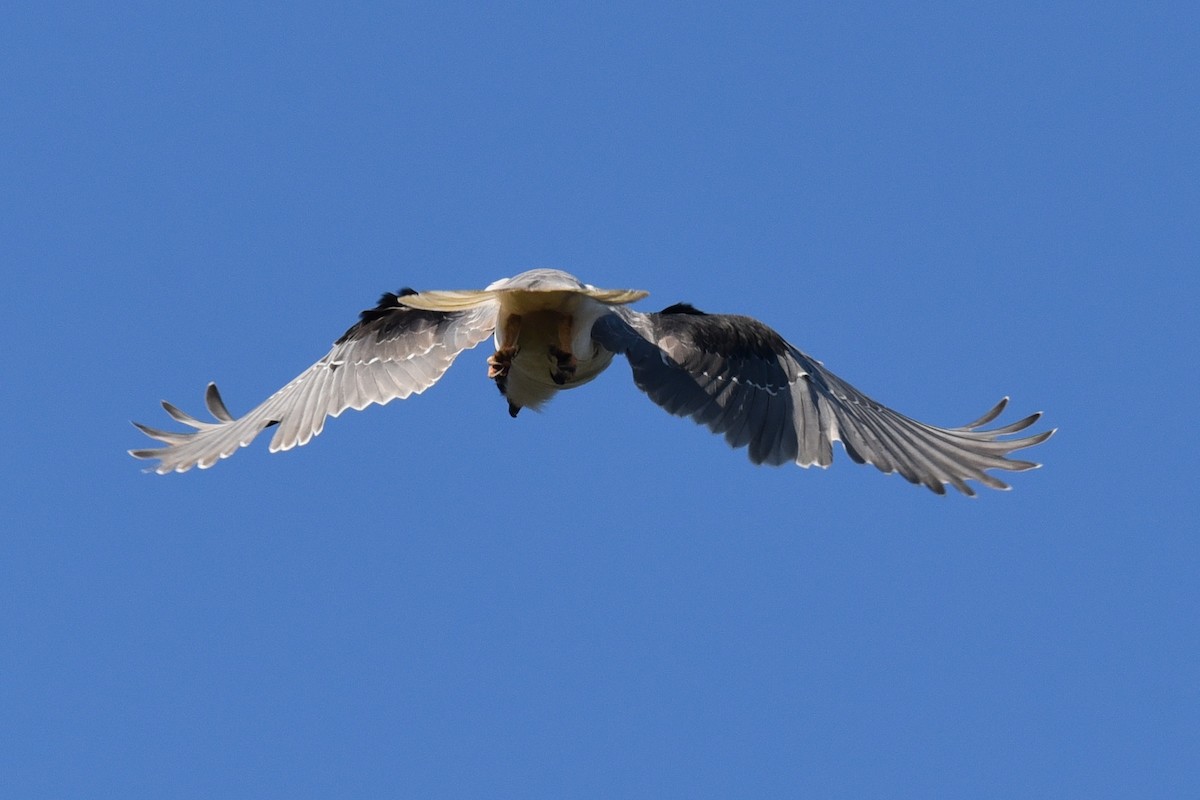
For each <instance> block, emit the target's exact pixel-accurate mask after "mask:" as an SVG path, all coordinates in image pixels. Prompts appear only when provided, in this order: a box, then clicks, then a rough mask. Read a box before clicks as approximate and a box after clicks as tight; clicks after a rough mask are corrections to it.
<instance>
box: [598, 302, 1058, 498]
mask: <svg viewBox="0 0 1200 800" xmlns="http://www.w3.org/2000/svg"><path fill="white" fill-rule="evenodd" d="M592 336H593V338H594V339H595V341H596V343H597V344H599V345H600V346H601V347H604V348H605V349H607V350H609V351H611V352H613V353H620V354H624V355H625V357H626V358H627V359H628V360H629V364H630V367H631V368H632V370H633V378H634V381H635V382H636V383H637V386H638V388H640V389H641V390H642V391H643V392H645V393H646V394H647V395H648V396H649V397H650V399H651V400H653V401H654V402H655V403H657V404H658V405H660V406H662V407H663V408H664V409H666V410H667V411H668V412H670V413H671V414H675V415H677V416H682V417H691V418H692V419H694V420H695V421H696V422H697V423H699V424H701V425H705V426H707V427H708V428H709V430H711V431H712V432H713V433H718V434H723V435H724V437H725V440H726V441H727V442H728V443H729V445H730V446H732V447H747V446H748V447H749V456H750V460H751V461H753V462H754V463H756V464H783V463H787V462H789V461H794V462H795V463H797V464H799V465H800V466H802V467H809V466H813V465H816V466H820V467H827V466H829V464H831V463H832V462H833V442H837V441H840V442H841V443H842V446H843V447H844V448H845V450H846V453H847V454H848V455H849V456H850V458H852V459H853V460H855V461H857V462H859V463H863V462H865V463H869V464H873V465H874V466H876V467H878V468H879V469H880V470H882V471H883V472H897V473H899V474H900V475H902V476H903V477H904V478H905V479H906V480H908V481H910V482H911V483H916V484H922V485H924V486H926V487H927V488H929V489H930V490H932V491H934V492H937V493H938V494H944V493H945V491H946V486H947V485H949V486H953V487H954V488H955V489H957V490H958V491H960V492H962V493H963V494H966V495H974V494H975V491H974V489H972V488H971V486H970V485H969V484H967V483H966V481H967V480H974V481H978V482H979V483H981V484H983V485H985V486H990V487H992V488H994V489H1007V488H1008V485H1007V484H1005V483H1004V482H1003V481H1001V480H1000V479H998V478H996V477H995V476H994V475H991V474H989V473H988V472H987V470H1008V471H1021V470H1027V469H1033V468H1034V467H1037V466H1038V465H1037V464H1035V463H1034V462H1031V461H1023V460H1019V459H1013V458H1008V456H1009V454H1010V453H1012V452H1014V451H1017V450H1022V449H1024V448H1026V447H1032V446H1033V445H1036V444H1039V443H1040V442H1044V441H1045V440H1046V439H1048V438H1050V436H1051V435H1053V433H1054V431H1053V430H1049V431H1043V432H1041V433H1036V434H1032V435H1029V436H1024V437H1020V438H1003V437H1010V436H1011V435H1012V434H1014V433H1019V432H1021V431H1023V430H1025V429H1027V428H1029V427H1030V426H1031V425H1033V423H1034V422H1036V421H1037V420H1038V419H1039V417H1040V416H1041V415H1040V414H1031V415H1030V416H1027V417H1025V418H1024V419H1021V420H1019V421H1017V422H1013V423H1010V424H1008V425H1004V426H1002V427H997V428H991V429H986V428H984V427H983V426H984V425H986V424H988V423H989V422H991V421H992V420H994V419H996V417H998V416H999V415H1000V413H1001V412H1002V411H1003V410H1004V407H1005V405H1007V403H1008V398H1007V397H1006V398H1004V399H1003V400H1001V401H1000V402H999V403H997V404H996V405H995V406H993V407H992V408H991V409H990V410H988V412H987V413H985V414H984V415H983V416H981V417H980V418H979V419H977V420H975V421H974V422H971V423H969V424H967V425H964V426H962V427H958V428H940V427H937V426H934V425H929V424H926V423H923V422H918V421H916V420H914V419H911V418H909V417H906V416H904V415H903V414H900V413H898V412H896V411H893V410H892V409H890V408H888V407H887V406H884V405H882V404H880V403H878V402H876V401H875V400H872V399H871V398H870V397H868V396H867V395H865V394H863V393H862V392H860V391H859V390H857V389H855V388H854V387H853V386H851V385H850V384H849V383H846V382H845V381H844V380H842V379H841V378H839V377H837V376H836V375H834V374H833V373H832V372H830V371H829V370H827V369H826V368H825V367H824V366H823V365H822V364H821V363H820V362H819V361H816V360H815V359H813V358H811V357H810V356H808V355H805V354H804V353H802V352H801V351H800V350H798V349H796V348H795V347H793V346H792V345H791V344H789V343H788V342H787V341H785V340H784V339H783V337H782V336H780V335H779V334H778V333H776V332H775V331H774V330H772V329H771V328H769V327H768V326H766V325H764V324H763V323H761V322H759V321H758V320H755V319H751V318H750V317H742V316H736V315H730V314H705V313H703V312H700V311H697V310H696V309H695V308H693V307H691V306H688V305H685V304H678V305H675V306H671V307H669V308H667V309H664V310H663V311H662V312H660V313H657V314H643V313H640V312H637V311H633V310H631V309H627V308H616V309H614V310H613V311H612V312H611V313H610V314H608V315H606V316H604V317H603V318H601V319H600V320H598V321H597V322H596V324H595V325H594V326H593V328H592Z"/></svg>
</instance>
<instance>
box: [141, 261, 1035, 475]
mask: <svg viewBox="0 0 1200 800" xmlns="http://www.w3.org/2000/svg"><path fill="white" fill-rule="evenodd" d="M646 294H647V293H646V292H644V291H640V290H633V289H599V288H597V287H594V286H591V285H589V284H585V283H582V282H581V281H579V280H578V279H577V278H575V277H574V276H572V275H569V274H567V273H566V272H562V271H559V270H550V269H537V270H530V271H528V272H524V273H521V274H520V275H517V276H515V277H513V278H505V279H503V280H499V281H496V282H495V283H493V284H491V285H490V286H488V287H487V288H486V289H482V290H471V291H433V292H414V291H412V290H411V289H405V290H401V291H400V292H399V293H397V294H390V293H389V294H385V295H384V296H383V297H382V298H381V299H380V302H379V304H378V305H377V306H376V307H375V308H372V309H368V310H366V311H364V312H363V313H362V319H361V320H360V321H359V322H358V323H356V324H355V325H354V326H352V327H351V328H350V329H349V330H348V331H346V333H345V334H344V335H343V336H342V337H341V338H340V339H338V340H337V342H335V343H334V346H333V349H332V350H331V351H330V352H329V353H328V354H327V355H326V356H325V357H324V358H322V359H321V360H320V361H318V362H317V363H316V364H314V365H313V366H312V367H309V369H307V370H305V371H304V372H303V373H301V375H299V376H297V378H296V379H295V380H293V381H291V382H290V383H289V384H288V385H287V386H285V387H283V388H282V389H280V390H279V391H278V392H276V393H275V394H274V395H272V396H271V397H270V398H268V399H267V400H266V401H264V402H263V403H262V404H261V405H259V406H258V407H257V408H255V409H253V410H252V411H250V412H249V413H247V414H245V415H244V416H242V417H239V418H234V417H233V416H232V415H231V414H230V413H229V412H228V410H227V409H226V408H225V404H224V402H223V401H222V400H221V397H220V395H219V394H218V393H217V389H216V386H215V385H214V384H209V388H208V393H207V400H206V402H207V405H208V408H209V410H210V411H211V412H212V414H213V416H214V417H215V418H216V421H215V422H204V421H202V420H199V419H196V418H195V417H192V416H191V415H189V414H186V413H185V412H183V411H180V410H179V409H178V408H176V407H175V406H173V405H171V404H170V403H166V402H164V403H163V406H164V407H165V408H166V410H167V412H168V413H169V414H170V415H171V417H173V418H174V419H175V420H177V421H179V422H182V423H184V424H187V425H189V426H191V427H192V428H194V429H195V431H194V432H190V433H173V432H168V431H160V430H156V429H153V428H149V427H147V426H144V425H141V424H138V423H135V424H136V425H137V427H138V428H139V429H141V430H142V431H143V432H145V433H146V434H148V435H149V436H151V437H153V438H155V439H158V440H159V441H161V442H163V443H165V444H166V445H167V446H166V447H163V448H156V449H147V450H133V451H130V452H131V453H132V454H133V455H134V456H136V457H138V458H157V459H159V461H160V463H159V465H158V467H157V468H156V471H157V472H160V473H165V472H172V471H175V472H184V471H187V470H188V469H190V468H191V467H193V466H199V467H201V468H205V467H209V466H212V465H213V464H214V463H216V461H217V460H218V459H221V458H225V457H227V456H229V455H232V454H233V453H234V452H235V451H236V450H237V449H238V448H239V447H243V446H245V445H247V444H249V443H250V441H251V440H253V439H254V438H255V436H257V435H258V433H259V432H261V431H262V430H263V429H264V428H267V427H271V426H274V425H278V426H279V427H278V430H277V431H276V433H275V436H274V437H273V438H272V441H271V450H272V451H276V450H287V449H290V448H291V447H294V446H297V445H303V444H306V443H307V442H308V441H309V440H310V439H311V438H312V437H313V436H315V435H316V434H318V433H320V432H321V430H322V428H323V426H324V420H325V419H326V417H328V416H337V415H339V414H341V413H342V411H344V410H346V409H347V408H354V409H356V410H361V409H362V408H365V407H366V406H367V405H369V404H371V403H380V404H382V403H387V402H389V401H390V400H393V399H397V398H405V397H408V396H410V395H411V394H416V393H420V392H422V391H424V390H425V389H427V388H428V387H429V386H432V385H433V383H434V382H436V381H437V380H438V378H440V377H441V375H442V374H443V373H444V372H445V370H446V369H447V368H449V366H450V364H451V363H453V361H454V360H455V358H457V356H458V355H459V353H461V352H462V351H463V350H465V349H469V348H471V347H474V346H475V345H477V344H478V343H479V342H481V341H482V340H483V339H485V338H487V337H488V336H489V335H493V336H494V339H495V344H496V351H495V353H494V354H493V355H492V356H491V357H490V358H489V359H488V365H489V370H488V376H489V377H490V378H492V379H493V380H494V381H495V383H496V385H497V387H498V388H499V389H500V392H501V394H503V395H504V397H505V399H506V400H507V403H508V411H509V414H510V415H511V416H514V417H515V416H517V414H518V412H519V411H520V410H521V409H522V408H532V409H538V408H540V407H541V406H542V405H544V404H545V403H546V402H547V401H549V400H550V399H551V398H552V397H553V396H554V395H555V393H556V392H558V391H559V390H562V389H572V388H576V387H578V386H582V385H583V384H586V383H588V382H589V381H591V380H593V379H594V378H595V377H596V376H597V375H599V374H600V373H601V372H603V371H604V370H605V369H606V368H607V367H608V366H609V365H610V364H611V363H612V360H613V357H614V356H615V355H618V354H620V355H624V356H625V357H626V358H627V359H628V361H629V364H630V366H631V368H632V370H633V377H634V381H635V383H636V384H637V386H638V388H640V389H641V390H642V391H644V392H645V393H646V394H647V395H649V397H650V399H651V400H653V401H654V402H656V403H658V404H659V405H660V406H662V407H663V408H664V409H666V410H667V411H669V412H670V413H672V414H675V415H677V416H687V417H691V418H692V419H694V420H695V421H696V422H698V423H700V424H703V425H706V426H707V427H708V428H710V429H711V430H712V431H713V432H715V433H721V434H724V436H725V439H726V441H728V442H729V444H730V445H731V446H733V447H744V446H748V448H749V455H750V459H751V461H754V462H755V463H767V464H782V463H787V462H789V461H794V462H795V463H797V464H799V465H801V466H805V467H807V466H811V465H813V464H816V465H818V466H822V467H824V466H828V465H829V464H830V463H831V462H832V459H833V450H832V444H833V442H835V441H840V442H842V444H843V446H844V447H845V449H846V452H847V453H848V454H849V456H850V457H851V458H852V459H854V460H855V461H859V462H869V463H872V464H874V465H875V466H877V467H878V468H879V469H881V470H883V471H884V472H899V473H900V474H901V475H903V476H904V477H905V478H906V479H908V480H909V481H911V482H913V483H922V484H924V485H925V486H927V487H928V488H930V489H932V490H933V491H935V492H938V493H944V492H945V486H946V485H947V484H949V485H952V486H954V487H955V488H957V489H958V490H959V491H961V492H963V493H965V494H974V491H973V490H972V489H971V488H970V487H969V486H968V485H967V484H966V482H965V481H966V480H968V479H970V480H976V481H979V482H980V483H983V484H985V485H987V486H991V487H993V488H998V489H1003V488H1008V487H1007V485H1006V484H1004V483H1003V482H1002V481H1000V480H999V479H997V478H996V477H994V476H993V475H991V474H989V473H988V472H987V470H990V469H1003V470H1017V471H1019V470H1025V469H1031V468H1033V467H1035V466H1037V465H1036V464H1034V463H1032V462H1028V461H1020V460H1015V459H1010V458H1008V457H1007V456H1008V454H1009V453H1011V452H1013V451H1015V450H1019V449H1023V448H1026V447H1031V446H1033V445H1035V444H1038V443H1040V442H1042V441H1045V440H1046V439H1047V438H1049V437H1050V436H1051V435H1052V434H1053V432H1054V431H1052V430H1050V431H1043V432H1042V433H1038V434H1034V435H1031V436H1026V437H1023V438H1016V439H1014V438H1004V437H1008V436H1009V435H1011V434H1013V433H1016V432H1018V431H1022V430H1024V429H1026V428H1028V427H1029V426H1030V425H1032V424H1033V422H1034V421H1036V420H1037V419H1038V417H1039V416H1040V415H1039V414H1033V415H1030V416H1029V417H1026V418H1024V419H1022V420H1019V421H1017V422H1014V423H1011V424H1009V425H1006V426H1003V427H1000V428H992V429H986V430H985V429H983V428H982V426H983V425H985V424H987V423H989V422H991V421H992V420H993V419H995V418H996V416H998V415H999V414H1000V412H1001V411H1002V410H1003V408H1004V406H1005V404H1006V403H1007V398H1005V399H1004V400H1001V401H1000V403H998V404H997V405H996V406H995V407H994V408H992V409H991V410H990V411H988V412H987V413H986V414H984V415H983V416H982V417H981V418H979V419H978V420H976V421H975V422H973V423H970V424H969V425H965V426H962V427H959V428H939V427H936V426H932V425H927V424H925V423H921V422H917V421H915V420H912V419H909V418H908V417H905V416H903V415H901V414H898V413H897V412H895V411H892V410H891V409H889V408H887V407H886V406H883V405H881V404H879V403H876V402H875V401H874V400H871V399H870V398H869V397H867V396H866V395H864V394H862V393H861V392H859V391H858V390H856V389H855V388H854V387H852V386H850V385H849V384H848V383H845V382H844V381H842V380H841V379H840V378H838V377H837V376H835V375H834V374H833V373H831V372H829V371H828V370H826V369H825V368H824V367H823V366H822V365H821V364H820V362H818V361H815V360H813V359H812V358H810V357H808V356H806V355H805V354H804V353H802V352H800V351H799V350H797V349H796V348H795V347H793V346H792V345H790V344H789V343H788V342H787V341H786V340H784V339H783V337H782V336H780V335H779V334H778V333H776V332H775V331H774V330H773V329H771V328H769V327H768V326H766V325H764V324H763V323H761V322H759V321H757V320H755V319H752V318H750V317H742V316H735V315H725V314H705V313H704V312H701V311H699V310H697V309H695V308H693V307H692V306H690V305H686V304H676V305H673V306H670V307H668V308H665V309H663V311H661V312H658V313H651V314H644V313H640V312H637V311H634V310H632V309H630V308H627V307H626V306H627V304H628V303H631V302H634V301H636V300H639V299H641V298H643V297H645V296H646Z"/></svg>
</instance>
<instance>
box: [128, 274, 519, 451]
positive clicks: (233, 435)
mask: <svg viewBox="0 0 1200 800" xmlns="http://www.w3.org/2000/svg"><path fill="white" fill-rule="evenodd" d="M412 293H413V292H412V290H411V289H403V290H401V291H400V293H399V294H391V293H388V294H385V295H383V297H382V298H380V300H379V304H378V305H377V306H376V307H375V308H372V309H368V310H366V311H364V312H362V318H361V319H360V320H359V321H358V322H357V323H356V324H355V325H354V326H353V327H351V328H350V329H349V330H348V331H346V333H345V334H343V335H342V337H341V338H340V339H338V340H337V342H335V343H334V345H333V349H332V350H330V351H329V352H328V353H327V354H326V355H325V357H324V358H322V359H321V360H320V361H318V362H317V363H315V364H313V365H312V366H311V367H309V368H308V369H306V370H305V371H304V372H302V373H300V375H298V376H297V377H296V378H295V379H293V380H292V381H291V383H289V384H288V385H287V386H284V387H283V388H282V389H280V390H279V391H277V392H276V393H275V394H273V395H271V396H270V397H269V398H267V399H266V400H265V401H264V402H263V403H262V404H261V405H259V406H258V407H257V408H255V409H254V410H252V411H250V412H249V413H247V414H246V415H245V416H242V417H237V418H234V416H233V415H232V414H230V413H229V411H228V410H227V409H226V408H225V403H224V402H223V401H222V399H221V395H220V394H219V393H218V392H217V386H216V384H214V383H210V384H209V385H208V391H207V392H206V394H205V404H206V405H207V406H208V410H209V412H210V413H211V414H212V415H213V417H215V418H216V421H215V422H205V421H203V420H199V419H196V418H195V417H193V416H191V415H190V414H187V413H185V412H183V411H180V410H179V409H178V408H176V407H175V406H173V405H171V404H170V403H168V402H166V401H165V400H164V401H163V408H165V409H166V410H167V413H168V414H170V415H171V417H172V418H173V419H175V420H176V421H177V422H182V423H183V424H185V425H189V426H191V427H192V428H195V430H194V431H189V432H187V433H175V432H171V431H161V430H157V429H155V428H151V427H149V426H146V425H142V424H140V423H137V422H135V423H133V424H134V425H136V426H137V428H138V429H139V430H141V431H142V432H143V433H145V434H146V435H147V436H150V437H151V438H153V439H157V440H158V441H160V442H162V443H164V444H165V445H167V446H166V447H160V448H152V449H145V450H130V451H129V452H130V455H132V456H135V457H136V458H157V459H159V464H158V465H157V466H156V467H155V468H154V471H155V472H158V473H159V474H166V473H168V472H186V471H187V470H189V469H191V468H192V467H196V466H198V467H200V468H201V469H204V468H206V467H211V466H212V465H213V464H215V463H217V461H218V460H219V459H222V458H227V457H228V456H230V455H233V453H235V452H236V451H237V449H238V448H239V447H245V446H246V445H248V444H250V442H252V441H253V440H254V438H255V437H256V436H257V435H258V434H259V433H260V432H261V431H262V430H263V428H266V427H269V426H271V425H278V426H279V429H278V430H277V431H276V432H275V436H274V438H272V439H271V448H270V449H271V452H275V451H277V450H289V449H291V448H293V447H296V446H299V445H304V444H307V443H308V441H309V440H310V439H312V438H313V437H314V436H316V435H317V434H319V433H320V432H321V429H322V428H323V427H324V426H325V418H326V417H330V416H333V417H336V416H338V415H339V414H341V413H342V412H343V411H345V410H346V409H348V408H353V409H354V410H356V411H361V410H362V409H364V408H366V407H367V406H368V405H370V404H372V403H379V404H380V405H382V404H384V403H387V402H389V401H391V400H395V399H397V398H400V399H403V398H406V397H408V396H409V395H412V394H420V393H421V392H423V391H425V390H426V389H428V388H429V387H430V386H432V385H433V384H434V383H435V382H436V381H437V380H438V378H440V377H442V374H443V373H445V371H446V369H447V368H449V366H450V365H451V364H452V363H454V359H455V358H457V357H458V354H459V353H461V352H462V351H463V350H466V349H469V348H471V347H474V346H475V345H477V344H479V343H480V342H481V341H483V340H484V339H486V338H487V337H488V336H489V335H490V334H491V333H492V330H493V329H494V328H495V327H496V313H497V304H496V303H495V302H488V303H485V304H483V305H478V306H476V307H474V308H471V309H468V310H465V311H454V312H440V311H421V310H417V309H413V308H409V307H407V306H405V305H403V304H402V303H401V302H400V298H401V297H405V296H408V295H410V294H412Z"/></svg>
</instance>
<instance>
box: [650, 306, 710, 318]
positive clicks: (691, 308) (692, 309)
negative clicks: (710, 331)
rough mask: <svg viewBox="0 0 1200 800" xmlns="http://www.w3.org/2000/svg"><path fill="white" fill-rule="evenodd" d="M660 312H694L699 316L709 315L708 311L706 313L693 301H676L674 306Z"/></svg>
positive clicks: (693, 313)
mask: <svg viewBox="0 0 1200 800" xmlns="http://www.w3.org/2000/svg"><path fill="white" fill-rule="evenodd" d="M658 313H660V314H692V315H694V316H698V317H706V316H708V315H707V314H706V313H704V312H703V311H701V310H700V309H698V308H696V307H695V306H694V305H692V304H691V303H676V304H675V305H673V306H667V307H666V308H664V309H663V310H662V311H660V312H658Z"/></svg>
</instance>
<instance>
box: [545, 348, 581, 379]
mask: <svg viewBox="0 0 1200 800" xmlns="http://www.w3.org/2000/svg"><path fill="white" fill-rule="evenodd" d="M550 356H551V358H553V359H554V365H555V368H554V370H553V371H552V372H551V373H550V379H551V380H552V381H554V382H555V383H557V384H558V385H559V386H562V385H563V384H564V383H566V382H567V381H569V380H570V379H571V378H574V377H575V370H576V369H577V368H578V366H579V359H577V358H576V357H575V354H574V353H568V352H567V351H566V350H562V349H560V348H558V347H554V346H551V347H550Z"/></svg>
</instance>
